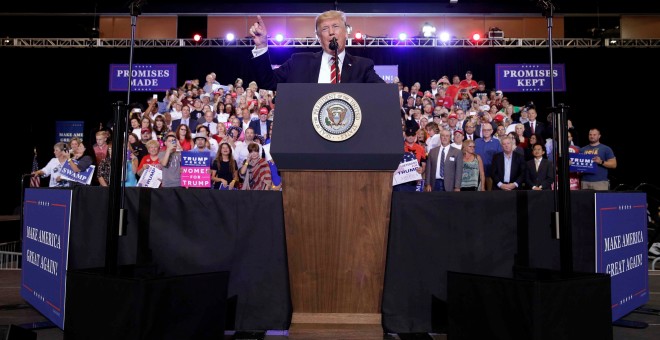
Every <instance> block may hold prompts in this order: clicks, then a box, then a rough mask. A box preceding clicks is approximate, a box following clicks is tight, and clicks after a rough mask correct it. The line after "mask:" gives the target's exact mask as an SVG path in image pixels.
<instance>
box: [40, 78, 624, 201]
mask: <svg viewBox="0 0 660 340" xmlns="http://www.w3.org/2000/svg"><path fill="white" fill-rule="evenodd" d="M395 82H397V83H398V86H399V95H400V98H399V99H400V105H401V125H402V141H403V143H404V150H403V151H404V152H412V153H414V156H415V158H416V159H417V161H418V162H419V169H418V170H417V171H418V172H419V173H420V174H421V175H422V176H421V177H422V178H423V179H422V180H420V181H417V182H414V181H413V182H409V183H404V184H401V185H398V186H395V188H394V189H395V190H411V191H412V190H418V191H421V190H422V189H426V190H427V191H433V190H447V191H461V190H498V189H503V190H515V189H533V190H543V189H550V188H551V183H552V182H553V179H554V171H553V168H552V167H553V166H554V165H553V162H552V161H553V147H554V145H555V144H556V143H554V142H553V139H552V120H551V119H550V118H551V116H550V115H548V117H547V119H545V120H540V119H537V112H536V108H535V107H534V105H533V103H531V102H530V103H526V104H524V105H514V104H513V103H511V102H510V101H509V99H508V98H507V97H506V96H504V95H503V93H502V92H501V91H497V90H495V89H492V90H491V89H487V88H486V84H485V83H484V82H483V81H475V80H474V79H473V75H472V72H470V71H467V72H466V74H465V78H464V79H461V78H460V77H459V76H458V75H454V76H453V77H451V82H450V80H449V77H447V76H443V77H441V78H440V79H439V80H435V79H433V80H431V81H430V82H429V84H428V86H427V87H426V88H425V89H423V88H422V85H421V84H420V83H414V84H412V85H411V86H407V85H406V84H403V83H402V82H399V81H398V79H395ZM274 114H275V100H274V93H273V92H271V91H266V90H260V89H259V88H258V85H257V84H256V83H255V82H250V83H249V84H244V83H243V80H242V79H240V78H239V79H236V81H235V82H234V83H233V84H229V85H222V84H220V83H219V82H218V81H217V80H216V75H215V74H214V73H209V74H208V75H206V78H205V82H204V83H203V84H202V83H200V81H199V80H198V79H192V80H187V81H185V83H184V84H183V85H182V86H181V87H179V88H172V89H170V90H168V91H167V92H166V93H165V96H164V97H162V99H160V100H159V98H158V97H157V96H155V97H153V98H150V99H149V100H148V101H147V102H146V103H145V105H136V106H135V107H133V108H132V109H131V113H130V119H129V125H130V126H129V127H128V130H129V134H128V147H127V150H128V151H129V152H128V154H127V155H126V157H127V162H126V166H127V169H126V173H127V176H126V177H127V178H126V185H127V186H135V185H136V181H137V179H138V178H139V176H140V175H141V174H142V173H143V171H144V169H145V167H147V166H154V167H158V168H159V169H161V170H163V183H162V186H163V187H175V186H181V183H180V171H181V170H180V166H179V162H180V160H181V157H180V153H181V151H193V152H203V153H208V154H209V156H210V157H211V159H212V166H211V182H212V183H211V187H213V188H218V189H220V188H223V189H239V188H249V189H266V190H268V189H279V188H280V186H281V183H280V180H279V176H277V173H276V172H277V170H276V166H275V162H274V160H273V159H272V156H271V155H270V152H269V151H270V139H271V134H272V129H273V116H274ZM568 128H569V140H570V142H571V147H570V148H571V150H572V151H575V152H580V148H579V147H577V146H576V145H574V144H573V141H572V137H573V136H572V135H573V127H572V125H571V123H570V121H569V125H568ZM594 130H595V129H594ZM445 131H446V132H449V133H448V134H446V133H445ZM596 134H597V135H596ZM443 135H448V138H443V137H441V136H443ZM111 138H112V131H111V130H101V131H98V132H97V133H96V143H95V144H94V145H92V148H90V149H89V152H88V153H89V157H88V158H85V162H82V163H81V162H79V161H76V162H74V163H76V164H77V166H76V170H80V171H84V170H85V168H86V167H88V166H89V165H97V168H96V171H95V174H94V178H93V181H92V183H93V185H102V186H107V185H108V184H109V181H110V170H111V169H110V161H109V156H110V154H111V147H110V140H111ZM589 138H590V140H589V142H590V143H589V145H591V146H592V147H593V146H594V144H596V145H599V146H600V148H598V147H596V149H595V151H594V149H593V148H591V151H590V152H591V153H592V154H594V156H595V157H594V162H595V163H596V165H597V167H601V168H602V169H597V170H600V172H598V171H597V173H596V174H589V175H585V176H584V177H583V178H581V179H582V181H583V184H584V183H585V182H607V168H615V167H616V159H615V158H614V154H613V152H612V150H611V149H610V148H609V147H606V146H604V145H602V144H599V143H598V138H600V135H599V132H598V131H597V130H595V131H594V138H595V143H593V142H594V141H592V131H590V133H589ZM507 140H510V141H511V143H510V144H511V145H507V144H508V143H506V142H505V141H507ZM466 142H467V143H466ZM74 144H75V145H76V146H75V150H78V149H80V150H81V151H76V152H77V153H78V155H74V154H73V153H71V154H70V155H69V153H68V150H70V151H74ZM252 144H255V145H256V146H255V147H257V148H258V150H253V149H254V147H251V145H252ZM225 145H226V146H225ZM589 145H587V146H589ZM448 146H451V147H452V148H456V149H459V150H460V151H461V153H460V154H458V155H459V157H456V156H451V157H450V158H449V161H448V162H447V163H445V162H446V161H447V154H448V152H447V150H446V149H445V147H448ZM473 147H474V150H472V148H473ZM435 148H439V149H438V150H437V151H438V153H437V155H435V154H434V153H433V149H435ZM537 148H538V150H537ZM86 150H87V149H86V148H85V145H84V143H83V142H82V141H81V140H79V139H77V140H76V141H75V143H72V144H71V145H70V146H69V145H64V146H63V145H60V144H56V145H55V148H54V153H55V158H53V160H51V162H50V163H49V165H48V166H46V167H45V168H44V169H41V170H39V172H38V173H37V172H35V175H39V176H44V177H45V176H49V175H55V176H52V177H51V182H50V186H69V185H71V183H69V182H68V181H64V180H61V179H60V180H57V177H58V176H57V171H58V167H61V165H62V164H64V162H65V161H68V159H69V158H73V159H77V158H80V157H82V154H83V153H84V152H87V151H86ZM498 154H502V156H503V162H499V161H498V157H500V156H496V155H498ZM513 154H515V156H513ZM430 155H434V157H429V156H430ZM92 156H93V157H92ZM431 159H432V160H433V161H434V162H437V164H433V166H431V165H429V164H427V163H428V161H430V160H431ZM87 160H90V161H87ZM494 160H495V161H496V163H493V162H494ZM88 163H89V164H88ZM500 163H502V164H503V165H502V164H500ZM266 165H267V166H266ZM459 165H460V168H457V167H458V166H459ZM512 165H513V167H512ZM445 166H446V167H447V169H448V170H449V168H450V167H454V169H453V170H452V171H453V172H454V173H455V176H453V177H452V180H454V179H457V180H456V182H455V183H452V184H451V185H449V183H444V169H445ZM501 166H504V167H505V168H504V169H500V167H501ZM431 170H434V171H435V172H436V173H431ZM440 170H442V171H443V175H442V176H441V173H440ZM500 174H501V176H500ZM589 176H591V178H590V177H589ZM500 177H501V178H500ZM54 178H55V179H54ZM246 179H247V181H248V182H247V184H246ZM438 180H439V181H438ZM574 180H575V181H576V182H577V181H578V180H579V177H578V176H577V175H575V176H574ZM255 181H257V182H255ZM430 183H434V185H435V184H437V183H441V184H443V185H442V186H436V187H433V186H430ZM583 186H584V185H583ZM590 188H594V189H607V188H604V187H602V186H596V187H590Z"/></svg>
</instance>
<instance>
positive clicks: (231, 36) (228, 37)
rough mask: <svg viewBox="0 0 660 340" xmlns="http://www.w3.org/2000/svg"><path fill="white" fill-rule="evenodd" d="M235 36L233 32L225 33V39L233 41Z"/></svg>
mask: <svg viewBox="0 0 660 340" xmlns="http://www.w3.org/2000/svg"><path fill="white" fill-rule="evenodd" d="M235 38H236V37H235V36H234V33H227V36H226V39H227V41H234V39H235Z"/></svg>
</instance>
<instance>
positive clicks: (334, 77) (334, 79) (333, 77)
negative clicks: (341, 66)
mask: <svg viewBox="0 0 660 340" xmlns="http://www.w3.org/2000/svg"><path fill="white" fill-rule="evenodd" d="M340 81H341V75H340V74H339V70H338V69H337V65H335V57H332V58H330V83H332V84H337V83H339V82H340Z"/></svg>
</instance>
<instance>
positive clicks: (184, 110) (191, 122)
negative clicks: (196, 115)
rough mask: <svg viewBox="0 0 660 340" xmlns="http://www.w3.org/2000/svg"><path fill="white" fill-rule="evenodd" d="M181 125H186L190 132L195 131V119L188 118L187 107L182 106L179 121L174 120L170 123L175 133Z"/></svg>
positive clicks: (188, 110) (188, 108) (188, 109)
mask: <svg viewBox="0 0 660 340" xmlns="http://www.w3.org/2000/svg"><path fill="white" fill-rule="evenodd" d="M181 124H183V125H187V126H188V127H189V128H190V131H195V129H197V124H198V122H197V119H193V118H192V117H190V107H189V106H184V107H183V108H182V109H181V119H175V120H173V121H172V130H174V131H176V130H177V128H178V127H179V125H181Z"/></svg>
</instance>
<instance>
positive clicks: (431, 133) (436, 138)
mask: <svg viewBox="0 0 660 340" xmlns="http://www.w3.org/2000/svg"><path fill="white" fill-rule="evenodd" d="M426 133H427V134H428V138H427V139H426V153H427V154H428V153H429V152H431V149H433V148H435V147H437V146H438V145H440V127H439V126H438V124H436V123H435V122H430V123H428V124H426Z"/></svg>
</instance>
